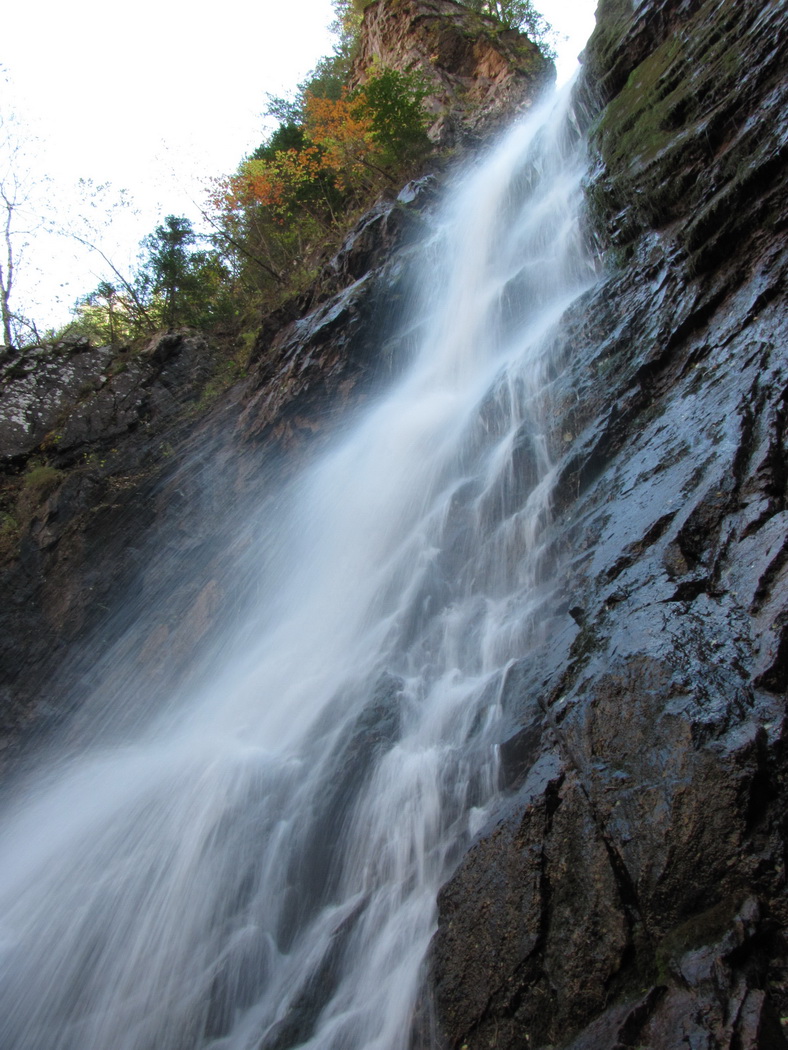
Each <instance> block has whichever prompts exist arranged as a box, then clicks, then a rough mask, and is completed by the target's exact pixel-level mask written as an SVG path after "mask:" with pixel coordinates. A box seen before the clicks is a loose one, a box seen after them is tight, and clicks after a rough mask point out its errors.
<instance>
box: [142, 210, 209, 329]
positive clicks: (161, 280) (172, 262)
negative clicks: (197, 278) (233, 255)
mask: <svg viewBox="0 0 788 1050" xmlns="http://www.w3.org/2000/svg"><path fill="white" fill-rule="evenodd" d="M195 240H196V238H195V236H194V230H193V229H192V224H191V223H190V222H189V220H188V219H185V218H182V217H179V216H176V215H168V216H167V218H166V219H165V220H164V223H163V225H161V226H157V227H156V229H155V230H154V231H153V233H150V234H148V236H147V237H146V238H145V239H144V240H143V242H142V244H143V248H144V249H145V251H147V253H148V257H147V260H146V262H145V268H144V270H143V271H142V273H143V274H144V275H145V276H147V277H148V278H149V279H150V282H151V291H152V293H153V295H154V296H155V295H158V296H160V297H161V313H162V315H163V320H164V323H165V325H166V326H167V328H172V327H173V326H174V324H175V319H176V317H177V316H178V308H179V306H180V305H181V302H180V300H181V298H182V295H183V293H184V292H185V291H187V290H188V288H189V285H190V284H191V283H192V281H193V277H194V266H193V263H192V255H191V252H190V251H189V249H190V248H191V246H192V245H193V244H194V242H195ZM143 279H144V278H143Z"/></svg>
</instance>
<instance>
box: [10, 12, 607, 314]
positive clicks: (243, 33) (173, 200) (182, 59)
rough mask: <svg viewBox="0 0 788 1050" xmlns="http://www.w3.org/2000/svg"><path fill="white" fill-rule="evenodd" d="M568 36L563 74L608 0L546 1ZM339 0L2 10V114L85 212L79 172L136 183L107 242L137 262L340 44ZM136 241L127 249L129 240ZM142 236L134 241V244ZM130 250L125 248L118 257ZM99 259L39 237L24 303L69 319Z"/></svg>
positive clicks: (26, 275) (24, 279)
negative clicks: (336, 35) (156, 233)
mask: <svg viewBox="0 0 788 1050" xmlns="http://www.w3.org/2000/svg"><path fill="white" fill-rule="evenodd" d="M536 6H537V7H538V8H539V9H540V10H541V11H542V12H543V14H544V15H545V17H546V18H547V19H548V20H549V21H550V22H552V23H553V25H554V26H555V28H556V29H557V30H558V32H559V34H560V35H561V36H562V37H568V38H569V39H568V40H566V39H562V40H561V42H560V45H559V63H558V72H559V80H565V79H566V78H567V77H568V76H569V75H570V74H571V71H572V69H573V68H574V64H575V56H576V55H577V54H578V52H579V51H580V50H581V49H582V47H583V45H584V43H585V41H586V39H587V37H588V36H589V34H590V32H591V30H592V28H593V24H594V17H593V16H594V9H595V6H596V0H542V2H541V3H539V2H538V0H537V5H536ZM332 18H333V13H332V10H331V3H330V0H298V2H297V4H285V3H283V0H257V2H256V3H253V4H250V3H249V2H248V0H223V2H222V3H215V4H212V5H210V6H208V5H200V4H199V2H195V0H188V2H187V0H136V2H135V3H134V4H124V5H121V4H117V3H107V2H106V0H69V2H67V3H64V2H63V0H37V2H36V3H23V2H14V3H12V4H9V5H8V10H6V11H5V12H4V15H3V33H2V39H0V66H2V67H3V68H4V69H5V71H6V74H7V78H8V83H7V84H6V85H3V84H2V82H0V90H2V91H4V92H5V94H6V96H9V95H10V97H6V98H4V99H3V100H2V109H3V112H7V111H8V108H9V105H10V106H11V107H12V108H14V109H15V110H16V111H17V112H18V114H19V115H20V117H21V119H22V120H23V121H24V122H25V126H26V127H29V128H32V129H34V131H35V134H36V136H37V139H38V140H39V142H40V147H39V151H38V153H39V156H41V158H42V160H41V162H40V168H41V170H42V172H45V173H46V174H47V175H48V176H49V178H50V180H51V182H50V184H49V187H48V189H47V195H48V198H49V201H50V203H51V204H53V205H54V206H55V208H56V210H57V212H58V213H59V218H63V217H64V213H68V212H73V211H74V210H75V209H76V208H77V207H78V206H77V205H76V204H75V203H74V201H75V197H74V195H73V187H74V186H75V184H76V183H77V181H78V180H79V179H80V178H85V179H91V180H92V181H93V182H94V183H105V182H109V183H111V184H112V186H113V187H114V190H115V191H116V192H117V191H119V190H120V189H121V188H125V189H127V190H128V191H130V195H131V197H132V198H133V200H134V201H135V203H136V205H137V208H136V211H135V213H133V214H132V213H128V214H124V215H123V216H122V217H121V214H120V212H119V211H118V212H115V215H114V219H113V228H114V233H115V235H116V236H115V238H114V241H115V243H114V244H113V239H108V241H107V244H106V247H107V248H108V250H109V252H110V253H111V254H112V255H113V258H115V259H116V260H117V262H118V264H119V265H120V266H128V264H129V262H130V260H131V259H132V258H133V256H134V255H135V254H136V245H137V243H138V241H139V240H140V239H141V238H142V237H143V236H144V235H145V234H146V233H148V232H150V231H151V230H152V229H153V227H154V226H155V225H156V223H157V222H159V221H160V220H161V219H162V218H163V216H165V215H167V214H171V213H174V214H190V215H191V216H192V217H193V218H195V219H196V216H197V213H196V209H195V208H194V206H193V205H192V203H191V202H192V201H193V200H195V199H201V198H202V196H203V187H204V186H205V185H206V183H207V182H208V180H209V179H210V178H211V177H212V176H217V175H221V174H223V173H227V172H230V171H233V170H234V169H235V167H236V166H237V164H238V162H239V161H240V159H241V158H242V157H243V156H244V155H245V154H247V153H248V152H250V151H251V150H252V149H254V148H255V146H257V145H258V144H259V142H260V141H261V139H262V138H263V135H264V124H263V118H262V116H261V114H262V112H263V110H264V108H265V104H266V98H265V96H266V93H268V92H270V93H272V94H284V93H286V92H287V91H289V90H291V89H292V88H294V87H295V85H296V84H298V82H299V81H301V80H303V79H304V78H305V76H306V75H307V73H308V72H309V70H310V69H312V68H313V67H314V65H315V62H316V61H317V59H318V58H319V57H320V56H321V55H324V54H328V53H329V52H330V51H331V48H332V39H331V36H330V34H329V33H328V29H327V26H328V24H329V23H330V21H331V20H332ZM120 243H123V244H125V245H126V246H127V250H126V255H125V257H123V254H122V253H123V249H121V248H120V247H119V244H120ZM128 246H132V247H128ZM119 253H120V257H118V255H119ZM100 265H101V264H100V260H98V258H97V257H95V258H93V259H86V258H85V257H84V255H83V256H82V257H79V256H77V257H75V254H74V247H73V245H69V244H68V243H65V242H63V243H58V242H55V241H53V240H51V239H46V240H45V239H41V238H39V239H38V240H37V241H36V242H35V243H34V244H33V245H32V246H31V248H30V249H28V251H27V255H26V258H25V260H23V265H22V266H21V267H20V271H19V280H18V285H17V292H18V294H17V295H16V296H15V305H16V306H17V308H20V309H22V310H24V309H25V307H27V308H28V312H30V313H32V314H33V316H35V318H36V320H37V322H38V323H39V324H43V325H46V324H50V323H62V322H64V321H65V320H67V319H68V308H69V307H70V306H71V305H72V304H73V302H74V300H75V299H76V298H77V296H79V295H80V294H82V293H85V292H88V291H90V290H91V289H92V288H93V287H94V286H95V285H96V283H97V282H98V280H99V279H100V277H101V276H103V274H102V272H101V271H100Z"/></svg>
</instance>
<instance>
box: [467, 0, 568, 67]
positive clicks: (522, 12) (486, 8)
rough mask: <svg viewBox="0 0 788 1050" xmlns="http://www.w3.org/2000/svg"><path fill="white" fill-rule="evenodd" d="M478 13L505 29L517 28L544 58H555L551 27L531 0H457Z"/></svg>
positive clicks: (553, 34)
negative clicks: (489, 17) (495, 21)
mask: <svg viewBox="0 0 788 1050" xmlns="http://www.w3.org/2000/svg"><path fill="white" fill-rule="evenodd" d="M459 2H460V3H461V4H463V5H464V6H465V7H469V8H470V9H471V10H472V11H477V12H478V13H479V14H484V15H490V16H491V17H492V18H495V19H497V20H498V21H499V22H500V23H501V25H503V26H504V27H505V28H506V29H518V30H519V31H520V32H521V33H525V35H526V36H527V37H528V38H529V39H530V40H531V41H532V42H533V43H534V44H536V46H537V47H538V48H539V50H540V51H541V52H542V54H543V55H544V56H545V58H550V59H554V58H555V46H554V41H555V32H554V30H553V27H552V26H551V25H550V23H549V22H548V21H547V19H546V18H545V17H544V15H543V14H541V13H540V12H539V11H537V9H536V8H535V7H534V5H533V3H532V0H459Z"/></svg>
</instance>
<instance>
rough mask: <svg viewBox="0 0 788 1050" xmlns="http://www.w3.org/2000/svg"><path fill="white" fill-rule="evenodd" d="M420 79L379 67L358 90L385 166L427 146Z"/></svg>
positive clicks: (423, 88) (411, 157) (411, 156)
mask: <svg viewBox="0 0 788 1050" xmlns="http://www.w3.org/2000/svg"><path fill="white" fill-rule="evenodd" d="M426 94H427V89H426V86H425V84H424V82H423V80H422V79H421V78H420V77H419V76H418V74H414V73H401V72H399V71H398V70H396V69H385V68H384V69H381V70H380V71H379V72H377V73H376V74H375V75H374V76H373V77H371V78H370V79H369V80H368V81H367V83H366V84H365V85H364V87H363V88H362V89H361V91H360V92H359V96H360V98H361V100H362V103H363V106H364V107H365V108H366V109H367V111H368V112H369V115H370V121H371V127H372V138H373V141H374V142H375V144H376V146H378V148H379V150H380V161H381V162H382V163H383V164H384V165H396V164H397V163H398V162H401V161H403V160H404V161H405V162H406V163H407V162H410V161H412V160H414V159H416V158H417V157H419V156H421V155H423V154H424V153H426V151H427V150H428V149H429V148H430V141H429V139H428V138H427V117H426V114H425V112H424V108H423V105H422V103H423V101H424V98H425V96H426Z"/></svg>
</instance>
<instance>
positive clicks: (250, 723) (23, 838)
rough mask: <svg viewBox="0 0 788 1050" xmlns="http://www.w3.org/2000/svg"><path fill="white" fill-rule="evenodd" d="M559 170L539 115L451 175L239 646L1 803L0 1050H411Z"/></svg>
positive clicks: (535, 518)
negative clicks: (399, 343) (391, 332)
mask: <svg viewBox="0 0 788 1050" xmlns="http://www.w3.org/2000/svg"><path fill="white" fill-rule="evenodd" d="M582 171H583V157H582V146H581V144H580V142H579V136H578V135H577V134H575V133H574V132H573V130H572V126H571V120H570V119H569V118H568V116H567V106H566V103H565V102H562V103H561V104H560V105H554V106H552V108H550V107H548V108H545V109H543V110H541V111H540V112H539V113H537V114H534V115H533V116H531V117H530V118H529V119H528V120H527V121H525V122H524V123H522V124H521V125H519V126H518V127H516V128H515V129H514V130H513V131H512V132H511V133H510V134H509V135H508V137H507V138H506V139H505V140H504V141H502V142H501V143H500V145H499V146H498V147H497V148H496V150H495V151H494V152H493V153H492V154H491V155H490V156H489V157H488V158H487V159H486V160H485V161H484V162H483V163H480V164H479V166H478V167H477V168H476V169H475V170H474V171H472V172H471V173H469V174H467V175H466V176H465V177H464V178H463V179H462V180H461V181H460V182H459V183H458V185H457V186H456V187H455V188H454V191H453V194H452V196H451V199H450V200H449V201H448V204H447V206H446V208H445V212H444V215H443V221H442V223H441V225H440V230H439V233H438V234H437V235H436V236H435V238H434V241H433V243H432V244H430V245H428V246H426V248H425V252H424V262H423V269H422V272H421V274H420V275H419V278H418V284H419V286H420V287H421V289H422V296H421V298H422V300H423V301H422V303H421V305H420V306H419V308H418V310H417V312H416V315H415V316H414V317H413V318H411V319H410V323H411V324H412V326H413V329H414V331H417V332H418V340H419V349H418V352H417V353H415V354H414V357H413V360H412V362H411V363H410V365H409V366H408V368H407V370H406V372H405V374H404V375H403V378H402V379H401V380H399V381H398V383H397V384H396V386H395V387H394V389H392V390H391V391H390V392H389V393H388V394H387V395H385V396H384V397H382V398H381V399H380V400H379V401H378V403H377V404H376V405H375V406H373V407H372V408H370V409H369V410H368V411H367V412H366V414H365V415H364V417H363V418H361V419H360V420H359V421H358V423H357V424H356V425H355V427H354V429H353V431H352V433H350V434H348V435H347V436H345V437H344V439H343V440H342V441H341V442H339V443H338V444H337V445H336V446H335V447H334V448H333V449H332V450H331V451H330V452H329V453H328V454H327V455H325V456H324V457H323V458H322V459H321V460H320V462H319V463H317V464H316V465H315V466H313V467H312V468H310V469H309V471H308V472H307V474H306V476H304V477H302V478H301V479H300V480H299V481H298V482H297V483H296V485H295V490H294V493H293V496H292V499H291V500H290V504H289V505H290V507H291V510H290V511H289V512H288V513H289V515H290V517H288V519H287V520H286V521H281V522H279V523H278V532H277V534H278V535H280V536H283V537H285V539H282V540H280V541H279V546H278V547H277V552H278V554H277V557H269V558H268V564H269V569H268V570H267V571H266V572H264V573H263V576H262V578H261V581H260V589H261V593H263V594H264V595H265V599H264V606H265V611H264V612H263V613H261V614H260V616H259V618H257V619H255V621H254V622H255V625H256V626H255V633H256V637H255V640H254V643H253V644H251V643H248V642H247V647H246V651H245V652H244V655H243V657H242V658H236V659H233V660H232V661H230V662H229V663H228V665H227V666H225V667H224V668H218V669H217V670H216V671H215V673H213V674H212V675H211V676H210V679H209V680H207V681H206V682H205V685H204V686H203V688H202V689H201V690H199V691H198V692H196V693H195V694H194V695H193V696H192V697H191V698H189V700H188V702H179V703H178V704H174V705H171V706H170V707H168V708H167V710H166V711H164V712H163V713H162V714H161V715H160V716H159V717H158V718H156V719H154V720H153V723H152V724H150V725H148V726H147V727H146V728H142V729H139V730H138V731H137V732H136V733H133V734H130V737H131V738H130V739H129V740H128V741H127V742H126V744H125V745H119V744H117V743H113V745H112V746H109V745H106V744H105V745H104V746H99V745H94V746H93V747H91V748H90V749H89V750H88V752H87V753H84V754H82V755H80V756H77V757H74V756H73V755H72V756H71V757H69V758H68V759H67V760H64V761H62V762H60V763H56V764H55V766H54V767H53V768H50V769H49V771H45V772H42V773H41V774H40V777H39V781H38V783H37V784H36V785H35V786H32V787H31V785H30V784H29V783H28V784H27V785H26V787H25V791H24V795H23V797H22V798H20V799H19V800H17V801H16V802H15V803H14V804H12V805H11V806H10V807H9V810H8V812H7V813H6V814H5V818H4V825H3V832H2V840H1V841H0V849H1V850H2V857H3V862H2V867H0V967H1V971H0V976H1V978H2V981H1V985H0V1027H1V1028H2V1038H1V1040H0V1041H1V1042H2V1046H3V1047H4V1050H187V1048H188V1050H193V1048H208V1047H211V1048H213V1050H219V1048H222V1050H274V1048H276V1050H286V1048H289V1047H294V1046H306V1047H310V1048H314V1050H317V1048H320V1050H373V1048H375V1050H395V1048H405V1047H407V1046H408V1043H409V1040H410V1038H411V1025H412V1016H413V1011H414V1007H415V1004H416V1001H417V998H418V994H419V985H420V980H421V964H422V961H423V959H424V956H425V953H426V949H427V946H428V943H429V940H430V937H431V935H432V932H433V930H434V923H435V914H436V904H435V902H436V895H437V891H438V889H439V887H440V885H441V884H442V882H443V881H445V879H446V877H447V875H448V874H449V872H450V871H451V867H452V864H453V863H455V862H456V860H457V858H458V856H459V855H460V853H461V850H462V848H463V846H464V845H466V844H467V842H468V839H469V837H470V836H472V835H473V834H474V832H475V831H476V829H477V828H478V827H479V826H480V824H481V823H482V821H483V820H484V817H485V813H486V812H487V808H488V807H489V804H490V802H491V800H492V799H493V797H494V794H495V790H496V781H497V767H496V747H495V744H496V742H497V741H498V736H499V732H500V729H499V726H498V720H499V717H500V693H501V688H502V682H503V678H504V675H505V672H506V669H507V667H508V666H510V664H511V662H512V660H514V659H517V658H520V657H522V656H523V655H524V653H525V652H526V651H527V646H528V644H529V643H528V639H529V636H530V634H531V633H532V631H533V626H534V624H533V621H534V616H535V615H536V612H537V609H538V598H537V587H536V583H537V577H538V574H539V571H540V552H539V543H540V534H541V532H542V530H543V527H544V524H545V521H546V518H547V515H548V513H549V503H550V488H551V467H550V463H549V461H548V457H547V450H546V443H545V440H544V437H543V434H542V422H541V420H542V413H543V410H544V396H543V384H544V374H545V368H546V365H547V363H548V362H547V359H546V358H547V348H548V347H549V345H550V335H551V332H552V331H553V330H554V327H555V325H556V323H557V321H558V319H559V318H560V316H561V314H562V312H563V311H564V310H565V309H566V307H567V306H568V305H569V304H570V303H571V302H572V301H573V300H574V299H575V298H576V297H577V296H578V295H579V294H580V293H581V292H583V291H584V290H586V289H587V288H588V287H589V285H590V283H591V282H592V281H593V266H592V264H591V262H590V260H589V259H588V257H587V256H586V254H585V252H584V249H583V245H582V237H581V233H580V222H579V211H580V200H581V194H580V179H581V175H582ZM247 634H248V632H247Z"/></svg>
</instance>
